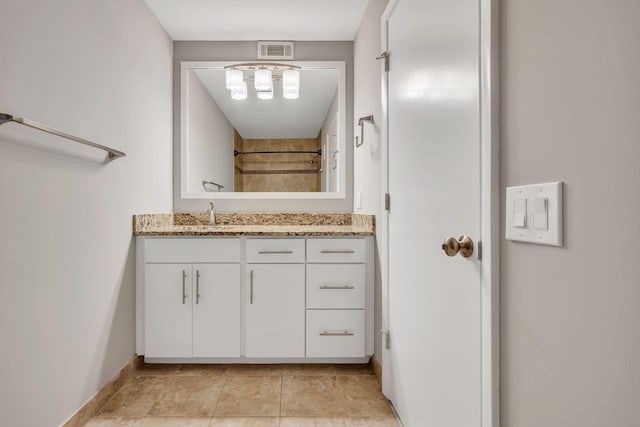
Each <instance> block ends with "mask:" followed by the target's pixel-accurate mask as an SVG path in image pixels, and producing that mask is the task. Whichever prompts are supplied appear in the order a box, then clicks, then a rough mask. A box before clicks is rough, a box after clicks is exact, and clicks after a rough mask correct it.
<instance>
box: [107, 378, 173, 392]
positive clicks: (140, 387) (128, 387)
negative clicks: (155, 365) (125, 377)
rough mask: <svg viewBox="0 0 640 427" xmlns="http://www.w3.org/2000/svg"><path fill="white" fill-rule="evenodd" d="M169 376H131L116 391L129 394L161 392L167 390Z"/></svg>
mask: <svg viewBox="0 0 640 427" xmlns="http://www.w3.org/2000/svg"><path fill="white" fill-rule="evenodd" d="M170 380H171V378H170V377H160V376H153V377H133V378H131V379H130V380H129V381H127V382H126V383H125V384H124V385H123V386H122V388H121V389H120V390H118V393H124V394H126V393H129V394H162V393H165V392H167V387H168V386H169V381H170Z"/></svg>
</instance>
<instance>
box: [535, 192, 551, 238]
mask: <svg viewBox="0 0 640 427" xmlns="http://www.w3.org/2000/svg"><path fill="white" fill-rule="evenodd" d="M547 218H548V216H547V198H546V197H536V198H535V199H533V229H534V230H536V231H546V230H548V229H549V226H548V219H547Z"/></svg>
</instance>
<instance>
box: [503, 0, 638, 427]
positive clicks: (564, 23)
mask: <svg viewBox="0 0 640 427" xmlns="http://www.w3.org/2000/svg"><path fill="white" fill-rule="evenodd" d="M639 23H640V2H638V1H637V0H609V1H602V0H539V1H530V0H503V1H502V2H501V24H502V28H501V48H502V52H501V56H502V65H501V70H500V71H501V79H502V80H501V93H502V95H501V114H502V116H501V122H502V125H501V133H502V135H501V149H502V151H501V168H502V171H501V174H502V186H501V187H502V191H503V192H504V187H505V186H508V185H518V184H528V183H536V182H546V181H552V180H562V181H564V182H565V183H566V187H565V191H566V194H565V206H566V210H565V230H566V232H565V242H566V243H565V247H564V248H554V247H545V246H536V245H531V244H524V243H514V242H507V241H503V242H502V245H501V252H502V260H501V263H502V268H501V337H500V339H501V346H502V349H501V375H502V378H501V387H502V389H501V396H502V402H501V408H502V426H504V427H529V426H530V427H540V426H553V427H559V426H563V427H564V426H566V427H572V426H581V427H590V426H594V427H595V426H616V427H625V426H628V427H631V426H639V425H640V405H639V404H638V403H639V398H640V329H639V328H640V267H639V266H640V262H639V259H640V246H639V245H637V244H636V241H635V239H638V238H640V191H639V190H638V185H640V77H639V76H640V45H639V41H640V24H639ZM503 203H504V201H503ZM502 212H504V206H502ZM503 220H504V218H503ZM502 232H504V229H503V230H502ZM502 235H504V234H502Z"/></svg>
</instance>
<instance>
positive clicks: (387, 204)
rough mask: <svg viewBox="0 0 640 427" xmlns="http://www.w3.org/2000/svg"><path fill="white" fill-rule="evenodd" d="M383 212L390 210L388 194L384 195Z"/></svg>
mask: <svg viewBox="0 0 640 427" xmlns="http://www.w3.org/2000/svg"><path fill="white" fill-rule="evenodd" d="M384 210H385V211H389V210H391V196H390V195H389V193H384Z"/></svg>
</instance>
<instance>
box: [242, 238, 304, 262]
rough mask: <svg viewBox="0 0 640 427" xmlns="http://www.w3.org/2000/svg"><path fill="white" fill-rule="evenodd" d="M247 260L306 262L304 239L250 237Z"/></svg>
mask: <svg viewBox="0 0 640 427" xmlns="http://www.w3.org/2000/svg"><path fill="white" fill-rule="evenodd" d="M247 262H248V263H291V262H304V239H248V240H247Z"/></svg>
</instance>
